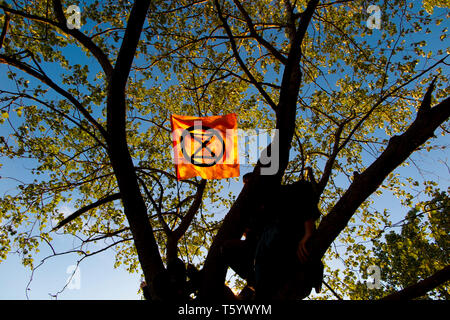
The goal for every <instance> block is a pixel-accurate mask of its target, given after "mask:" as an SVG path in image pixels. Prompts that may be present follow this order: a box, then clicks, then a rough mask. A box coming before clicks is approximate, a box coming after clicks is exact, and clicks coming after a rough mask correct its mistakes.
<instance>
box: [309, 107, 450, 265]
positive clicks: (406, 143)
mask: <svg viewBox="0 0 450 320" xmlns="http://www.w3.org/2000/svg"><path fill="white" fill-rule="evenodd" d="M423 103H425V104H429V103H430V101H427V99H424V102H423ZM422 110H424V111H423V112H420V113H418V114H417V117H416V119H415V121H414V122H413V123H412V124H411V125H410V127H409V128H408V129H407V130H406V131H405V132H404V133H403V134H402V135H400V136H394V137H392V138H391V139H390V141H389V144H388V146H387V147H386V149H385V150H384V151H383V152H382V154H381V155H380V156H379V157H378V159H376V160H375V161H374V162H373V163H372V164H371V165H370V166H369V167H368V168H367V169H366V170H365V171H363V172H362V173H361V174H359V175H357V176H355V178H354V180H353V183H352V184H351V185H350V187H349V188H348V189H347V191H346V192H345V193H344V195H343V196H342V197H341V199H340V200H339V201H338V202H337V203H336V204H335V206H334V207H333V208H332V209H331V211H330V212H329V213H328V215H327V216H325V217H324V218H323V219H322V221H321V223H320V225H319V228H318V230H317V232H316V235H315V236H314V238H313V241H311V247H312V250H313V252H312V254H313V255H314V257H316V258H320V257H322V256H323V254H325V252H326V250H327V248H328V247H329V246H330V245H331V243H332V242H333V241H334V239H335V238H336V237H337V236H338V235H339V233H340V232H341V231H342V230H343V229H344V228H345V227H346V226H347V223H348V221H349V220H350V218H351V217H352V215H353V214H354V212H355V211H356V210H357V209H358V207H359V206H360V205H361V204H362V203H363V202H364V201H365V200H366V199H367V198H368V197H369V196H370V195H371V194H372V193H373V192H375V190H376V189H377V188H378V187H379V186H380V185H381V184H382V183H383V181H384V179H385V178H386V177H387V176H388V174H389V173H390V172H392V171H393V170H394V169H395V168H397V166H399V165H400V164H401V163H403V162H404V161H405V160H406V159H407V158H408V157H409V156H410V155H411V154H412V153H413V152H414V151H415V150H416V149H417V148H418V147H419V146H420V145H422V144H423V143H425V142H426V141H427V140H428V139H429V138H431V137H432V136H433V135H434V131H435V130H436V129H437V128H438V127H439V126H440V125H441V124H442V123H443V122H444V121H446V120H447V119H448V117H449V116H450V98H447V99H445V100H443V101H442V102H440V103H439V104H437V105H436V106H435V107H433V108H429V106H426V105H424V106H423V107H422Z"/></svg>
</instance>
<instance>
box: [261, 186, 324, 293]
mask: <svg viewBox="0 0 450 320" xmlns="http://www.w3.org/2000/svg"><path fill="white" fill-rule="evenodd" d="M272 199H274V200H273V201H272V202H271V203H270V204H269V205H268V207H267V208H265V210H267V211H268V212H270V213H272V215H273V220H272V222H271V223H268V224H267V225H266V227H265V228H264V231H263V232H262V235H261V238H260V240H259V241H258V245H257V248H256V254H255V280H256V288H255V289H256V299H257V300H273V299H298V298H304V297H305V296H307V295H309V293H310V291H311V288H312V287H314V288H315V289H316V291H319V290H320V285H321V283H322V275H323V265H322V263H321V262H320V261H311V259H310V258H309V252H308V248H307V243H308V240H309V239H310V238H311V236H312V235H313V233H314V231H315V221H316V220H317V219H318V218H319V217H320V212H319V210H318V208H317V205H316V202H315V200H314V199H315V198H314V193H313V189H312V184H311V183H310V182H308V181H305V180H300V181H297V182H295V183H293V184H291V185H282V186H280V188H279V189H278V190H277V191H275V194H273V195H272ZM294 281H295V282H296V285H294V286H292V285H291V286H290V285H289V284H292V282H294ZM299 285H300V287H298V286H299ZM290 287H292V288H295V287H297V288H298V291H292V290H291V291H289V290H288V288H290Z"/></svg>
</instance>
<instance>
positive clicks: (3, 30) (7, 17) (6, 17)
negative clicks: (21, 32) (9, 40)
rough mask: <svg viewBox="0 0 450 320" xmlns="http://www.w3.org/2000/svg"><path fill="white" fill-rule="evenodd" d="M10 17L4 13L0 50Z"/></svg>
mask: <svg viewBox="0 0 450 320" xmlns="http://www.w3.org/2000/svg"><path fill="white" fill-rule="evenodd" d="M9 20H10V16H9V13H8V12H5V22H4V23H3V29H2V34H1V35H0V49H1V48H2V46H3V41H5V38H6V33H7V32H8V27H9Z"/></svg>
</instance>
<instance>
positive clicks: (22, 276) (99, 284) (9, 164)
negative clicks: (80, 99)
mask: <svg viewBox="0 0 450 320" xmlns="http://www.w3.org/2000/svg"><path fill="white" fill-rule="evenodd" d="M443 27H444V26H442V28H443ZM376 32H377V31H374V34H376ZM65 53H66V54H67V58H68V59H71V60H73V61H77V62H78V63H80V64H82V63H83V62H84V61H82V60H80V56H84V55H80V53H79V51H78V50H77V49H76V48H69V49H68V50H66V52H65ZM90 67H91V66H90ZM95 68H96V67H92V68H91V71H94V74H95V72H96V71H95V70H96V69H95ZM6 70H7V68H6V67H5V66H3V65H0V79H2V78H3V77H4V75H5V71H6ZM51 72H52V73H55V74H56V73H57V72H58V71H57V70H56V69H54V70H51ZM4 83H5V81H4V80H3V79H2V80H1V87H2V89H5V88H4ZM4 133H5V128H4V127H2V126H0V135H4ZM438 139H439V142H441V144H446V143H447V144H448V138H447V139H445V137H444V138H443V137H439V138H438ZM449 156H450V154H449V153H448V151H446V150H437V151H432V152H430V153H425V152H420V153H416V154H415V155H414V157H413V158H414V159H415V161H416V163H417V164H418V166H419V167H420V169H421V170H422V171H423V172H422V174H423V175H424V176H423V177H422V176H421V174H418V173H417V170H416V168H414V167H409V168H400V169H398V170H397V171H396V172H400V173H402V174H404V175H405V176H413V177H415V178H417V179H418V180H422V178H425V179H426V180H433V181H436V182H438V183H439V186H440V187H441V189H443V190H446V189H447V188H448V187H449V185H450V173H449V172H448V169H447V167H446V166H445V165H444V164H443V163H444V162H447V160H448V159H447V158H448V157H449ZM371 160H372V159H369V158H367V161H369V162H370V161H371ZM439 161H442V163H440V162H439ZM0 162H1V163H2V164H3V167H1V168H0V177H2V178H1V179H0V194H2V195H3V194H4V193H6V192H9V191H11V189H14V186H15V184H16V182H15V181H14V180H11V179H8V178H6V177H14V178H17V179H23V180H31V179H32V177H31V176H30V175H29V174H28V173H27V170H25V169H26V168H30V167H31V165H32V163H31V162H17V161H11V160H8V159H5V158H4V157H2V158H1V159H0ZM249 170H250V168H249V167H242V168H241V176H242V175H243V174H244V173H246V172H248V171H249ZM428 172H433V173H432V174H429V173H428ZM223 185H224V190H223V193H224V194H225V193H228V192H229V191H232V192H233V193H234V194H237V193H238V192H239V191H240V188H241V186H242V184H241V180H240V179H239V181H235V180H234V179H226V180H223ZM375 208H376V209H377V210H383V209H385V208H387V209H389V210H390V212H391V213H392V215H391V218H392V221H393V222H397V221H399V220H401V219H402V218H403V217H404V215H405V213H406V212H407V211H408V208H404V207H402V206H401V204H400V200H399V199H396V198H394V197H392V196H391V195H390V194H389V193H384V194H383V196H381V197H379V198H377V201H376V204H375ZM61 210H63V211H64V212H66V213H71V212H73V208H71V207H70V206H69V205H67V206H62V207H61ZM221 211H222V210H221ZM223 212H224V213H225V212H226V208H224V210H223ZM219 217H220V215H219V216H218V217H217V218H219ZM55 240H56V241H55V246H60V247H61V248H63V247H64V248H67V245H69V246H70V241H72V240H71V239H70V238H66V237H57V238H55ZM41 250H42V251H41V252H40V253H39V255H38V256H36V257H35V261H36V264H37V263H38V261H39V260H40V259H41V258H42V257H44V256H46V255H48V254H49V253H50V251H49V250H48V248H46V247H45V246H44V245H43V246H42V247H41ZM114 256H115V253H114V251H113V250H108V251H106V252H103V253H100V254H98V255H95V256H93V257H90V258H88V259H86V260H84V261H83V262H82V263H81V265H80V266H79V268H80V287H79V289H77V288H74V289H68V288H66V289H65V290H64V292H62V293H61V294H59V296H58V298H59V299H140V295H139V294H138V288H139V283H140V274H136V273H135V274H130V273H128V272H127V271H126V270H125V268H124V267H123V266H121V267H119V268H117V269H114V268H113V264H114V260H115V258H114ZM77 259H79V257H78V256H77V255H75V254H70V255H63V256H58V257H55V258H52V259H50V260H48V261H47V262H46V263H45V264H43V265H42V266H41V267H40V268H39V269H37V270H36V271H35V273H34V274H33V279H32V282H31V283H30V284H29V281H30V277H31V272H30V270H29V269H27V268H25V267H23V266H22V264H21V261H20V258H19V257H18V256H17V255H16V254H10V255H9V257H8V259H7V260H6V261H5V262H3V263H0V299H19V300H20V299H26V298H27V296H26V294H25V292H26V288H27V285H28V284H29V288H30V290H29V291H28V297H29V298H30V299H41V300H47V299H51V297H50V296H49V294H55V293H57V292H58V291H60V290H61V289H62V288H63V287H64V285H65V284H66V281H67V280H68V278H69V276H70V274H69V273H67V269H68V268H69V267H70V266H71V265H74V264H75V263H76V261H77ZM337 266H339V265H338V264H337Z"/></svg>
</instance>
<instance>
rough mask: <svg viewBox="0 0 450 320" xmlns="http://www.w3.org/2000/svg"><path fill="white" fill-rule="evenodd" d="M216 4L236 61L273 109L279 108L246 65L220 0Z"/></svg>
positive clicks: (216, 0)
mask: <svg viewBox="0 0 450 320" xmlns="http://www.w3.org/2000/svg"><path fill="white" fill-rule="evenodd" d="M214 4H215V6H216V9H217V14H218V15H219V18H220V21H221V22H222V26H223V28H224V29H225V32H226V33H227V36H228V38H229V40H230V45H231V49H232V50H233V53H234V57H235V59H236V61H237V62H238V64H239V66H240V67H241V68H242V70H243V71H244V73H245V74H246V75H247V77H248V78H249V79H250V81H251V82H252V84H253V85H254V86H255V87H256V89H258V91H259V93H261V95H262V96H263V97H264V100H266V102H267V103H268V104H269V106H270V107H271V108H272V109H273V110H277V105H276V104H275V102H273V100H272V98H270V96H269V95H268V94H267V92H266V91H265V90H264V88H263V87H262V86H261V85H260V84H259V82H258V81H257V80H256V79H255V77H254V76H253V74H252V73H251V72H250V70H249V69H248V68H247V66H246V65H245V63H244V61H243V60H242V58H241V56H240V55H239V51H238V49H237V46H236V41H235V40H234V36H233V33H232V31H231V29H230V26H229V25H228V22H227V19H226V17H224V16H223V13H222V9H221V8H220V4H219V1H218V0H215V1H214Z"/></svg>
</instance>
